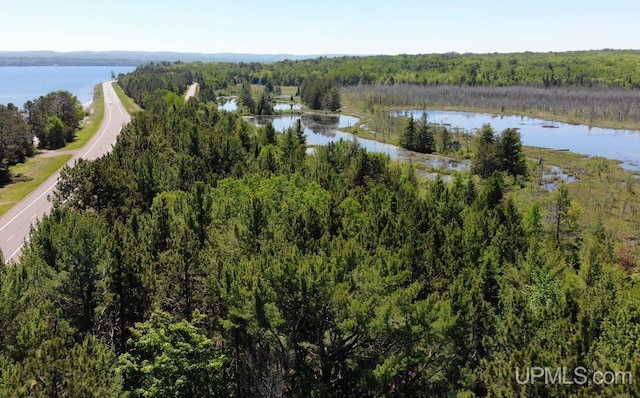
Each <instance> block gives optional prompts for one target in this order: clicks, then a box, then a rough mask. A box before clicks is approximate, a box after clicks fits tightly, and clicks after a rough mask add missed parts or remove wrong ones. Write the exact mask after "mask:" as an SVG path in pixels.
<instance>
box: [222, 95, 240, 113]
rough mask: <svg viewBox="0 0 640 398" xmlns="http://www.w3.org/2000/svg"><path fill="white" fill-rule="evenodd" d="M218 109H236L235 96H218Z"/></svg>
mask: <svg viewBox="0 0 640 398" xmlns="http://www.w3.org/2000/svg"><path fill="white" fill-rule="evenodd" d="M218 109H219V110H222V111H227V112H235V111H237V110H238V104H237V103H236V98H235V97H220V98H218Z"/></svg>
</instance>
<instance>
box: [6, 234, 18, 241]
mask: <svg viewBox="0 0 640 398" xmlns="http://www.w3.org/2000/svg"><path fill="white" fill-rule="evenodd" d="M14 236H16V234H12V235H11V236H10V237H9V238H8V239H7V242H9V241H10V240H11V239H13V237H14Z"/></svg>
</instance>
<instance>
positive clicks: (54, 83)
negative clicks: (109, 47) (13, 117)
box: [0, 66, 135, 108]
mask: <svg viewBox="0 0 640 398" xmlns="http://www.w3.org/2000/svg"><path fill="white" fill-rule="evenodd" d="M134 69H135V67H134V66H3V67H0V104H5V105H6V104H8V103H13V104H14V105H16V106H18V107H21V108H22V107H23V105H24V104H25V102H27V101H32V100H34V99H36V98H38V97H40V96H43V95H47V94H48V93H50V92H52V91H57V90H65V91H69V92H71V93H72V94H73V95H75V96H76V97H78V100H80V102H81V103H83V104H85V103H87V102H89V101H91V99H92V98H93V88H94V86H95V85H96V84H99V83H101V82H104V81H106V80H110V79H111V71H113V72H114V73H115V75H116V76H117V75H118V74H120V73H129V72H132V71H133V70H134Z"/></svg>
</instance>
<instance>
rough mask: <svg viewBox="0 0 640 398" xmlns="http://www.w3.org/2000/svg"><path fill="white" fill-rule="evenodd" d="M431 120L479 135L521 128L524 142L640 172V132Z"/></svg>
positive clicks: (472, 118) (453, 115) (432, 114)
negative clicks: (488, 126) (481, 131)
mask: <svg viewBox="0 0 640 398" xmlns="http://www.w3.org/2000/svg"><path fill="white" fill-rule="evenodd" d="M424 112H425V111H424V110H405V111H398V112H393V113H392V114H393V115H396V116H410V115H411V116H413V117H414V119H417V118H421V117H422V114H423V113H424ZM426 112H427V118H428V120H429V121H430V122H433V123H443V124H447V125H450V126H451V127H452V128H456V127H458V128H461V129H463V130H466V131H469V132H475V131H476V130H478V129H480V128H481V127H482V125H483V124H485V123H490V124H491V127H493V129H494V130H495V132H496V133H500V132H501V131H503V130H505V129H507V128H517V129H518V130H519V131H520V135H521V136H522V143H523V144H524V145H529V146H538V147H545V148H553V149H569V150H570V151H571V152H575V153H581V154H585V155H590V156H602V157H605V158H609V159H618V160H621V161H622V164H621V166H622V167H623V168H625V169H628V170H640V131H637V130H616V129H606V128H600V127H589V126H585V125H572V124H567V123H561V122H553V121H548V120H543V119H536V118H532V117H528V116H503V115H490V114H486V113H474V112H453V111H451V112H450V111H439V110H429V111H426Z"/></svg>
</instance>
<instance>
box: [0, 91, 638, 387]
mask: <svg viewBox="0 0 640 398" xmlns="http://www.w3.org/2000/svg"><path fill="white" fill-rule="evenodd" d="M178 99H179V98H176V97H174V96H166V95H158V96H156V99H155V100H154V101H152V102H151V103H150V105H149V107H148V109H147V110H146V111H143V112H141V113H139V114H137V115H136V116H135V117H134V119H133V121H132V122H131V123H130V124H129V125H128V126H127V127H125V128H124V129H123V132H122V134H121V135H120V137H119V138H118V141H117V143H116V145H115V147H114V148H113V151H112V152H111V153H110V154H108V155H107V156H105V157H103V158H100V159H97V160H95V161H80V162H79V163H78V164H77V165H76V167H74V168H71V169H70V168H65V169H64V171H63V173H62V177H61V181H60V183H59V184H58V190H57V193H56V196H55V206H54V210H53V212H52V213H51V215H50V216H47V217H45V218H44V220H43V221H42V222H41V223H40V224H39V226H38V228H37V230H35V231H34V232H33V234H32V236H31V239H30V240H29V241H28V242H27V243H26V245H25V249H24V254H23V255H22V257H21V261H20V264H13V265H10V266H6V267H0V339H1V340H2V341H1V343H0V395H1V396H27V395H32V396H83V397H91V396H95V397H110V396H122V395H128V396H133V397H143V396H177V397H208V396H236V397H244V396H258V397H259V396H263V397H272V396H289V397H308V396H324V397H331V396H335V397H367V396H371V397H372V396H389V397H419V396H424V397H428V396H429V397H430V396H449V395H451V396H453V395H467V396H470V395H478V396H487V395H491V396H520V395H523V396H524V395H526V396H569V395H580V394H586V393H587V392H588V393H593V394H598V395H610V396H613V395H625V394H626V395H637V394H638V393H639V392H640V391H639V390H638V385H637V383H633V384H623V383H620V384H612V385H599V386H594V385H591V386H589V387H585V386H581V385H577V384H573V385H562V384H557V385H545V384H544V383H532V384H520V383H518V381H517V380H516V374H515V367H519V368H520V369H521V370H524V369H525V368H527V367H531V366H539V367H553V368H555V367H559V366H566V367H568V368H569V369H573V368H575V367H577V366H584V367H586V368H588V369H596V370H603V371H604V370H620V371H624V370H630V371H635V370H637V369H639V368H640V367H639V366H640V362H639V359H638V358H640V355H639V354H640V349H638V348H637V344H635V343H636V342H637V341H638V339H639V338H640V332H639V330H638V328H637V324H636V322H635V319H637V318H638V316H640V310H639V308H640V293H639V291H638V289H637V288H636V286H635V282H634V277H633V276H632V274H633V273H634V270H635V268H634V267H635V266H634V265H633V264H630V265H629V264H626V263H625V265H624V267H623V266H621V265H620V264H618V259H617V257H616V256H615V254H614V247H613V243H612V241H611V240H610V239H609V238H608V237H607V233H606V231H604V230H603V229H602V228H600V227H599V228H596V229H594V230H592V231H581V230H580V229H579V228H576V226H575V223H569V222H568V221H567V220H566V218H565V217H564V214H565V210H566V206H565V205H566V203H567V201H568V200H570V198H567V197H566V196H563V197H562V198H559V199H558V201H556V202H553V203H555V204H556V205H557V206H556V207H553V206H552V207H550V208H548V209H547V208H541V207H539V206H537V205H534V206H532V207H531V208H529V209H527V211H525V212H524V213H521V212H520V211H518V210H517V208H516V206H515V204H514V202H513V201H511V200H510V199H507V198H506V197H505V185H506V181H507V180H505V178H504V177H503V175H502V174H500V173H493V174H492V175H491V176H490V177H489V178H488V179H486V180H480V179H476V178H475V177H472V176H469V175H466V176H463V175H458V176H457V177H456V178H455V179H454V181H453V182H452V183H451V184H444V183H443V182H442V181H441V180H436V181H427V182H423V183H419V182H418V181H417V180H416V177H415V173H414V171H413V169H412V167H411V166H406V167H400V166H398V165H395V164H391V163H390V161H389V159H388V157H386V156H384V155H382V154H369V153H367V152H366V151H364V150H363V149H361V148H359V147H358V145H357V144H356V143H355V142H344V141H340V142H338V143H331V144H329V145H327V146H323V147H319V148H317V149H316V152H315V154H313V155H308V154H307V153H306V140H305V136H304V134H303V132H302V128H301V126H300V125H298V126H296V127H294V128H292V129H289V130H287V131H286V132H284V133H283V134H276V133H275V130H274V129H273V127H272V126H270V125H267V126H266V127H264V128H261V129H258V131H255V130H254V128H253V127H252V126H250V125H249V124H248V123H247V122H245V121H244V120H243V119H242V118H241V117H239V116H238V115H236V114H233V113H226V112H218V111H217V107H216V105H215V104H214V103H203V102H199V101H198V100H196V99H191V100H189V101H188V102H187V103H184V102H179V101H178ZM554 206H555V205H554ZM554 214H560V215H562V217H563V218H562V220H561V222H560V221H559V222H558V225H561V226H562V234H561V235H558V237H556V233H555V232H556V229H555V220H553V221H551V222H549V223H547V222H545V219H546V218H547V216H552V215H554ZM559 239H561V240H562V241H564V242H575V244H573V245H564V244H559ZM560 243H562V242H560ZM2 264H4V262H2ZM586 389H588V390H586Z"/></svg>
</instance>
